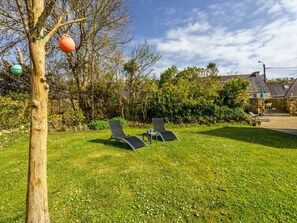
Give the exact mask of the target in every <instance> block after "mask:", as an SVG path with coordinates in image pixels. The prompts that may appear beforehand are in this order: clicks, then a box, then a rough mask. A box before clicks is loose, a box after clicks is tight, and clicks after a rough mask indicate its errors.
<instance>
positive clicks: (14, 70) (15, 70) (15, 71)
mask: <svg viewBox="0 0 297 223" xmlns="http://www.w3.org/2000/svg"><path fill="white" fill-rule="evenodd" d="M10 71H11V72H12V73H13V74H15V75H18V76H21V75H22V74H23V69H22V66H21V65H19V64H15V65H13V66H12V67H11V69H10Z"/></svg>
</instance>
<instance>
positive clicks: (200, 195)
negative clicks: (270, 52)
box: [0, 125, 297, 223]
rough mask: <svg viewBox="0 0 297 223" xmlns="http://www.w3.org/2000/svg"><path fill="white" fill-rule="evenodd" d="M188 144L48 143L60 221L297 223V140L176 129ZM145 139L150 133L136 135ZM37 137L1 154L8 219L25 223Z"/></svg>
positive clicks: (223, 128) (52, 195) (3, 213)
mask: <svg viewBox="0 0 297 223" xmlns="http://www.w3.org/2000/svg"><path fill="white" fill-rule="evenodd" d="M171 129H172V130H173V131H175V132H176V133H177V135H178V136H179V138H180V141H171V142H166V143H163V142H160V141H157V142H156V141H153V143H152V144H151V145H149V147H148V148H140V149H138V150H137V151H136V152H133V151H132V150H130V149H129V147H127V146H126V145H125V144H123V143H117V142H109V143H108V144H106V145H105V144H104V143H103V142H104V140H105V139H107V138H108V137H109V136H110V132H109V131H107V130H106V131H89V132H78V133H57V134H53V135H50V136H49V139H48V192H49V208H50V215H51V221H52V222H63V223H64V222H297V220H296V219H297V196H296V194H297V177H296V176H297V137H296V136H293V135H288V134H285V133H280V132H275V131H271V130H267V129H261V128H254V127H247V126H239V125H217V126H212V127H207V126H192V127H190V126H188V127H176V126H175V127H174V126H171ZM125 131H126V132H127V133H129V134H139V135H141V133H142V132H144V131H145V129H137V128H126V129H125ZM27 148H28V136H27V135H23V136H20V137H19V138H17V139H16V140H14V142H13V143H11V144H10V145H9V146H8V147H5V148H2V149H1V150H0V173H1V180H0V222H1V223H2V222H3V223H4V222H5V223H7V222H24V218H25V200H26V180H27V165H28V164H27V157H28V154H27V150H28V149H27Z"/></svg>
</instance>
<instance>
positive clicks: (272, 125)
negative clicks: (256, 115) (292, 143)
mask: <svg viewBox="0 0 297 223" xmlns="http://www.w3.org/2000/svg"><path fill="white" fill-rule="evenodd" d="M271 119H272V120H271V121H270V122H262V123H261V127H263V128H268V129H273V130H276V131H281V132H286V133H290V134H294V135H297V116H271Z"/></svg>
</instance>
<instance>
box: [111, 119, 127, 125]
mask: <svg viewBox="0 0 297 223" xmlns="http://www.w3.org/2000/svg"><path fill="white" fill-rule="evenodd" d="M111 120H119V121H120V122H121V124H122V126H123V127H126V126H127V123H128V122H127V120H125V119H123V118H121V117H114V118H112V119H111Z"/></svg>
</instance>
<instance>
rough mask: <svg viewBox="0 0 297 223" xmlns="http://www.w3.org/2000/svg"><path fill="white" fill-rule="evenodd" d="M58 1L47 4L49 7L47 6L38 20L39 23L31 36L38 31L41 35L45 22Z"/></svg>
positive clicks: (52, 0) (54, 0)
mask: <svg viewBox="0 0 297 223" xmlns="http://www.w3.org/2000/svg"><path fill="white" fill-rule="evenodd" d="M18 1H19V0H18ZM56 1H57V0H51V1H50V2H49V3H47V5H46V6H45V8H44V10H43V11H42V14H41V15H40V17H39V18H38V22H37V23H36V25H35V26H34V28H33V30H31V31H30V32H31V34H32V33H33V32H35V31H37V33H38V35H39V33H40V31H41V29H42V28H43V26H44V24H45V21H46V19H47V17H48V16H49V15H50V14H51V12H52V10H53V7H54V5H55V4H56Z"/></svg>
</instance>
